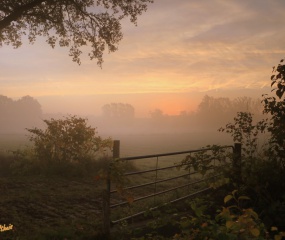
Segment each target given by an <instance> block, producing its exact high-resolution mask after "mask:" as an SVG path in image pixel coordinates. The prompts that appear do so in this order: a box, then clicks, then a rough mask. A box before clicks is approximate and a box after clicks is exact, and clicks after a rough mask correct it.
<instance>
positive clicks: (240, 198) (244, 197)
mask: <svg viewBox="0 0 285 240" xmlns="http://www.w3.org/2000/svg"><path fill="white" fill-rule="evenodd" d="M238 200H250V198H249V197H247V196H240V197H239V198H238Z"/></svg>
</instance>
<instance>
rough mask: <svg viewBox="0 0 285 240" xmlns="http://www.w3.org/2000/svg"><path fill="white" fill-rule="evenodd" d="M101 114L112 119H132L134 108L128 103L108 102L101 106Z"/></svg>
mask: <svg viewBox="0 0 285 240" xmlns="http://www.w3.org/2000/svg"><path fill="white" fill-rule="evenodd" d="M102 112H103V116H104V117H107V118H114V119H133V118H134V117H135V108H134V107H133V106H132V105H131V104H128V103H110V104H105V105H104V106H103V107H102Z"/></svg>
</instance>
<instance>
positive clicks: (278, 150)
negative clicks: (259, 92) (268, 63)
mask: <svg viewBox="0 0 285 240" xmlns="http://www.w3.org/2000/svg"><path fill="white" fill-rule="evenodd" d="M283 61H284V60H283V59H282V60H281V61H280V63H279V64H278V66H277V67H273V75H272V76H271V80H272V82H271V87H273V86H275V85H276V88H273V89H272V91H275V93H276V95H277V97H278V98H275V97H274V96H268V95H267V94H264V95H263V97H264V98H263V103H264V111H263V112H264V113H265V114H269V116H270V122H269V123H268V131H269V132H270V133H271V138H270V141H269V147H270V148H269V154H271V155H272V154H273V155H274V156H275V157H276V160H277V161H278V162H280V164H281V165H282V167H283V168H284V169H285V141H284V134H285V127H284V126H285V125H284V124H285V114H284V113H285V99H284V96H283V94H284V90H285V78H284V77H285V75H284V74H285V65H284V64H283Z"/></svg>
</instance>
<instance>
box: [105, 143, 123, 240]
mask: <svg viewBox="0 0 285 240" xmlns="http://www.w3.org/2000/svg"><path fill="white" fill-rule="evenodd" d="M119 157H120V140H114V142H113V160H114V159H116V158H119ZM111 167H112V162H110V163H109V167H108V172H107V179H106V189H105V190H103V225H104V233H105V237H106V239H109V238H110V230H111V225H110V223H111V218H110V190H111V179H110V174H111V173H110V171H111Z"/></svg>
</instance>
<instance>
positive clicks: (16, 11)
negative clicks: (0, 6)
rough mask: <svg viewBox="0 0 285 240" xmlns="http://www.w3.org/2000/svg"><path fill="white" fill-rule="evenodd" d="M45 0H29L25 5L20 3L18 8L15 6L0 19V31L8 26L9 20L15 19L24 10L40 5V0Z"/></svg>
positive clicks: (41, 0) (42, 0)
mask: <svg viewBox="0 0 285 240" xmlns="http://www.w3.org/2000/svg"><path fill="white" fill-rule="evenodd" d="M45 1H46V0H34V1H32V2H29V3H27V4H25V5H22V6H20V7H18V8H15V9H14V11H13V12H12V13H11V14H9V15H8V16H6V17H4V18H3V19H2V20H1V21H0V31H2V30H3V29H4V28H6V27H8V26H9V25H10V24H11V22H13V21H16V20H17V19H19V18H21V17H22V16H23V14H24V13H25V12H26V11H28V10H30V9H32V8H34V7H36V6H38V5H40V4H41V3H42V2H45Z"/></svg>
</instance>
